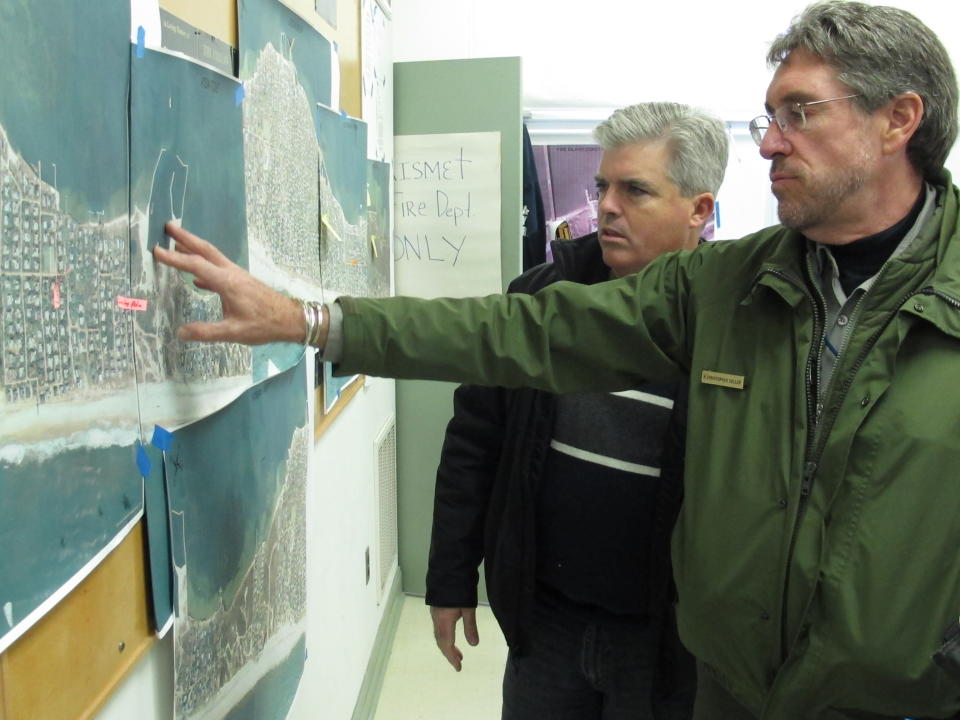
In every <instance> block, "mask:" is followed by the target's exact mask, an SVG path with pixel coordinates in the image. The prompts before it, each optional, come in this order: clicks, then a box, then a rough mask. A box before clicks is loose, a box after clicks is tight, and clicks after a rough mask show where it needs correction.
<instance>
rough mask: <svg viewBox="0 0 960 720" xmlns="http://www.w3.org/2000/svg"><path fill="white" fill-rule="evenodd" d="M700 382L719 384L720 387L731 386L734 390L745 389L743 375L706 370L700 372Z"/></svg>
mask: <svg viewBox="0 0 960 720" xmlns="http://www.w3.org/2000/svg"><path fill="white" fill-rule="evenodd" d="M700 382H702V383H703V384H704V385H719V386H720V387H725V388H731V389H733V390H743V375H730V374H728V373H721V372H714V371H712V370H704V371H703V372H702V373H701V374H700Z"/></svg>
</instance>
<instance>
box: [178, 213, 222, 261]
mask: <svg viewBox="0 0 960 720" xmlns="http://www.w3.org/2000/svg"><path fill="white" fill-rule="evenodd" d="M163 230H164V232H166V234H167V235H169V236H170V237H171V238H173V239H174V240H175V241H176V243H177V245H176V249H177V250H180V249H181V248H182V249H183V251H184V252H186V253H191V254H194V255H199V256H200V257H202V258H204V259H206V260H209V261H210V262H212V263H213V264H214V265H218V266H221V267H222V266H223V265H225V264H228V263H229V262H230V260H229V259H228V258H227V256H226V255H224V254H223V253H222V252H220V250H218V249H217V246H216V245H214V244H213V243H211V242H207V241H206V240H204V239H203V238H202V237H200V236H199V235H194V234H193V233H192V232H190V231H189V230H186V229H184V228H182V227H180V226H179V225H175V224H174V223H172V222H168V223H167V224H166V225H164V226H163Z"/></svg>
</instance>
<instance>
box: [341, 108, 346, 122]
mask: <svg viewBox="0 0 960 720" xmlns="http://www.w3.org/2000/svg"><path fill="white" fill-rule="evenodd" d="M340 117H342V118H343V119H344V120H346V119H347V111H346V110H341V111H340Z"/></svg>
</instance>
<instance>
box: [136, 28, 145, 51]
mask: <svg viewBox="0 0 960 720" xmlns="http://www.w3.org/2000/svg"><path fill="white" fill-rule="evenodd" d="M146 40H147V31H146V30H144V29H143V25H141V26H140V27H138V28H137V57H138V58H142V57H143V46H144V44H145V42H146Z"/></svg>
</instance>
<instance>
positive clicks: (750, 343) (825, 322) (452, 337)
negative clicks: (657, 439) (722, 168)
mask: <svg viewBox="0 0 960 720" xmlns="http://www.w3.org/2000/svg"><path fill="white" fill-rule="evenodd" d="M768 60H769V61H770V62H771V63H772V64H773V65H774V66H776V72H775V74H774V77H773V80H772V81H771V83H770V86H769V88H768V90H767V96H766V114H764V115H761V116H760V117H758V118H756V119H755V120H754V121H753V123H752V124H751V130H752V132H753V134H754V137H755V139H756V140H757V142H758V143H759V145H760V152H761V154H762V155H763V156H764V157H765V158H767V159H769V160H770V161H771V170H770V179H771V183H772V189H773V192H774V194H775V195H776V196H777V199H778V201H779V214H780V219H781V222H782V225H780V226H776V227H773V228H768V229H766V230H762V231H760V232H758V233H756V234H754V235H750V236H748V237H746V238H744V239H743V240H740V241H738V242H736V243H716V244H710V245H707V246H704V247H701V248H699V249H698V250H697V252H693V253H689V252H683V251H681V252H677V253H669V254H667V255H664V256H661V257H660V258H658V259H657V260H655V261H653V262H652V263H650V264H649V265H648V266H647V267H646V269H644V270H643V271H642V272H640V273H639V274H637V275H633V276H629V277H626V278H621V279H619V280H614V281H611V282H608V283H602V284H598V285H592V286H583V285H575V284H564V283H560V284H556V285H553V286H551V287H549V288H546V289H545V290H543V291H541V292H540V293H538V294H536V295H534V296H523V295H508V296H506V297H503V298H500V297H490V298H484V299H473V300H460V301H457V300H434V301H422V300H412V299H409V298H390V299H386V300H379V301H378V300H366V299H350V298H345V299H342V300H341V301H339V302H338V303H337V304H335V305H333V306H331V308H329V311H328V309H323V312H322V313H320V314H319V315H320V317H321V319H322V324H319V325H318V323H317V319H318V313H316V312H314V309H313V308H312V306H311V305H310V304H306V305H305V306H301V305H300V304H298V303H297V302H295V301H293V300H291V299H289V298H283V297H281V296H277V295H276V294H275V293H273V292H272V291H270V290H268V289H267V288H266V287H265V286H263V285H261V284H259V283H258V282H257V281H255V280H254V279H253V278H251V277H250V276H249V275H248V274H246V273H245V272H243V271H242V270H240V269H239V268H236V267H235V266H233V265H231V264H230V263H229V262H228V261H226V260H225V259H224V258H223V256H222V255H220V254H219V252H218V251H217V250H216V249H215V248H213V246H211V245H209V244H207V243H205V242H203V241H201V240H199V239H197V238H195V237H193V236H191V235H190V234H189V233H186V232H184V231H182V230H179V229H175V228H171V229H170V230H169V232H170V234H171V236H172V237H174V239H176V240H177V241H178V245H179V249H180V250H182V251H183V252H182V253H169V252H164V251H162V250H158V251H156V252H157V258H158V259H159V260H160V261H162V262H166V263H169V264H171V265H174V266H176V267H179V268H182V269H185V270H188V271H190V272H193V273H194V274H195V275H197V276H198V278H199V283H200V285H201V286H202V287H207V288H210V289H213V290H215V291H217V292H219V293H220V294H221V297H222V298H223V303H224V313H225V320H224V321H223V322H222V323H217V324H212V325H211V324H205V325H188V326H184V327H183V328H182V329H181V333H182V337H184V338H187V339H197V340H222V339H228V340H235V341H240V342H247V343H256V342H265V341H268V340H280V339H285V340H290V341H297V342H303V341H304V339H305V337H306V338H308V339H311V340H313V341H315V342H316V343H317V344H319V345H326V351H325V352H326V353H327V356H328V357H334V358H336V359H338V360H339V371H341V372H345V373H354V372H363V373H368V374H372V375H388V376H393V377H418V378H432V379H443V380H456V381H461V382H463V381H466V382H473V383H486V384H493V385H500V386H507V387H509V386H521V385H526V386H532V387H537V388H542V389H546V390H550V391H554V392H570V391H577V390H618V389H623V388H627V387H631V386H634V385H636V384H638V383H639V382H641V381H643V380H647V379H670V378H683V377H689V379H690V388H691V389H690V398H689V419H688V437H689V438H691V442H689V443H688V448H687V456H686V478H687V483H686V495H685V501H684V507H683V510H682V512H681V516H680V519H679V522H678V524H677V527H676V530H675V533H674V541H673V559H674V573H675V576H676V583H677V588H678V592H679V604H678V608H677V614H678V622H679V628H680V635H681V638H682V639H683V641H684V643H685V644H686V645H687V647H688V648H689V649H690V650H691V651H692V653H693V654H694V655H695V656H696V657H697V659H698V661H699V664H700V668H701V670H702V674H701V682H700V689H699V691H698V698H697V706H696V709H695V717H697V718H700V719H702V720H714V719H716V718H723V719H724V720H731V719H732V720H737V719H739V718H766V719H770V720H780V719H782V718H789V719H796V720H807V719H809V718H822V719H823V720H835V719H840V718H849V719H851V720H852V719H854V718H858V719H862V718H872V719H873V718H875V719H877V720H880V719H881V718H902V717H904V716H909V717H913V718H918V717H923V718H933V717H937V718H943V717H955V716H957V715H958V714H960V675H958V674H957V672H956V671H955V670H953V671H951V670H950V668H951V667H953V668H956V667H957V666H958V665H957V662H956V660H957V659H956V657H954V658H953V663H952V664H951V661H950V660H951V658H950V645H951V644H950V643H948V644H947V645H946V646H944V638H943V634H944V632H945V630H948V629H956V626H957V617H958V614H960V562H958V554H957V547H958V545H960V491H958V490H957V488H954V487H953V486H952V485H951V482H952V478H954V477H955V476H954V475H953V472H955V471H956V468H958V467H960V412H958V410H957V408H960V382H958V381H957V378H960V238H958V237H957V235H958V234H960V218H958V199H960V191H958V189H957V188H956V187H954V186H953V185H952V182H951V179H950V177H949V175H948V174H947V173H946V172H945V171H944V170H943V164H944V161H945V159H946V157H947V154H948V152H949V150H950V148H951V146H952V144H953V142H954V139H955V136H956V131H957V128H956V124H957V120H956V115H957V82H956V77H955V75H954V72H953V68H952V66H951V64H950V61H949V58H948V56H947V53H946V51H945V50H944V48H943V46H942V45H941V44H940V42H939V41H938V40H937V38H936V36H935V35H934V33H933V32H932V31H931V30H930V29H929V28H927V27H926V26H924V25H923V24H922V23H920V22H919V21H918V20H917V19H916V18H915V17H913V16H912V15H910V14H909V13H907V12H904V11H902V10H898V9H894V8H886V7H872V6H868V5H863V4H861V3H857V2H823V3H818V4H816V5H813V6H811V7H809V8H808V9H807V10H806V11H804V12H803V13H802V14H801V15H800V16H799V17H798V18H797V19H796V20H795V21H794V23H793V24H792V25H791V27H790V28H789V29H788V30H787V32H786V33H784V34H783V35H781V36H780V37H779V38H777V40H776V41H775V42H774V44H773V46H772V47H771V50H770V53H769V56H768ZM315 325H316V327H314V326H315ZM314 330H315V332H314ZM935 654H936V656H937V658H936V660H935V658H934V656H935Z"/></svg>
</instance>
